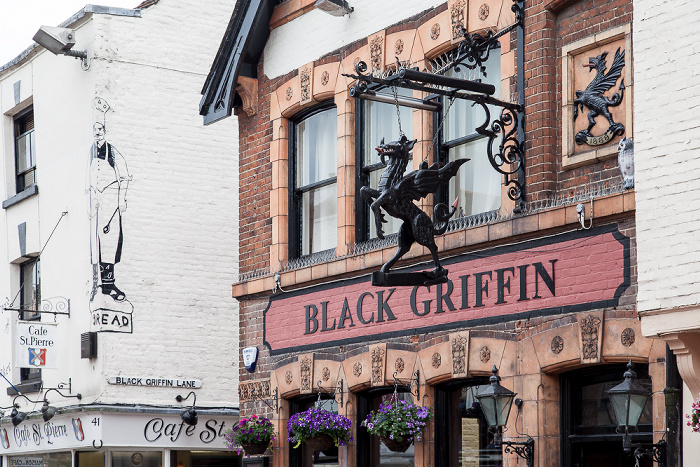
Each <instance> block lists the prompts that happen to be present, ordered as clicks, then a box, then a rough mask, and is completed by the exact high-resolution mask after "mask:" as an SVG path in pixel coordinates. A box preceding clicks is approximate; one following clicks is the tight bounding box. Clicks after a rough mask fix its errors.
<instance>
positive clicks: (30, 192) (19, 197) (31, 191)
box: [2, 185, 39, 209]
mask: <svg viewBox="0 0 700 467" xmlns="http://www.w3.org/2000/svg"><path fill="white" fill-rule="evenodd" d="M38 193H39V186H38V185H31V186H29V187H28V188H25V189H24V190H22V191H20V192H19V193H17V194H16V195H14V196H11V197H9V198H7V199H6V200H5V201H3V202H2V208H3V209H7V208H9V207H10V206H14V205H15V204H17V203H21V202H22V201H24V200H25V199H27V198H31V197H32V196H34V195H36V194H38Z"/></svg>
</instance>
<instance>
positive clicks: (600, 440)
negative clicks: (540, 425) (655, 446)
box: [561, 364, 653, 467]
mask: <svg viewBox="0 0 700 467" xmlns="http://www.w3.org/2000/svg"><path fill="white" fill-rule="evenodd" d="M625 370H626V366H625V364H617V365H602V366H596V367H592V368H584V369H582V370H577V371H573V372H570V373H566V374H564V375H562V376H561V395H562V401H561V423H562V436H561V442H562V446H561V447H562V449H561V452H562V465H563V466H565V467H576V466H584V465H595V466H596V467H607V466H615V467H618V466H620V467H622V466H634V465H635V458H634V456H632V455H631V454H627V453H625V452H624V451H623V450H622V435H620V434H618V433H617V432H616V428H617V420H616V419H615V413H614V411H613V408H612V405H611V404H610V398H609V396H608V390H609V389H611V388H612V387H614V386H617V385H618V384H620V383H621V382H622V380H623V377H622V375H623V374H624V372H625ZM634 370H635V371H636V373H637V382H638V383H639V384H641V385H642V386H644V387H646V388H647V389H649V390H650V391H651V379H650V378H649V369H648V365H641V364H637V365H635V367H634ZM637 428H638V430H639V431H638V432H636V433H631V434H630V436H631V438H632V443H645V444H648V445H651V443H652V442H653V441H652V403H651V399H650V400H649V402H648V403H647V405H646V407H645V408H644V412H643V413H642V416H641V418H640V420H639V425H638V426H637ZM639 465H640V466H641V467H645V466H649V467H651V465H652V464H651V461H650V460H649V459H648V458H642V459H640V463H639Z"/></svg>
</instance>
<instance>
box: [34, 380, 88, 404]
mask: <svg viewBox="0 0 700 467" xmlns="http://www.w3.org/2000/svg"><path fill="white" fill-rule="evenodd" d="M72 386H73V378H68V382H67V383H58V384H57V385H56V387H55V388H45V387H42V389H43V390H45V391H46V392H45V393H44V394H46V393H48V392H49V391H56V392H57V393H59V394H60V395H61V396H63V397H75V396H66V395H65V394H63V393H62V392H61V391H66V390H67V391H68V394H73V391H72V390H71V389H72ZM79 399H80V398H79Z"/></svg>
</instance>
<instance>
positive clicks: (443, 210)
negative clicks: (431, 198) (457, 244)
mask: <svg viewBox="0 0 700 467" xmlns="http://www.w3.org/2000/svg"><path fill="white" fill-rule="evenodd" d="M458 201H459V198H457V199H455V202H454V203H452V207H451V208H449V207H447V205H446V204H443V203H438V204H436V205H435V208H433V234H434V235H442V234H444V233H445V232H446V231H447V221H449V220H450V218H451V217H452V216H454V214H455V211H457V202H458Z"/></svg>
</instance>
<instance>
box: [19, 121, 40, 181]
mask: <svg viewBox="0 0 700 467" xmlns="http://www.w3.org/2000/svg"><path fill="white" fill-rule="evenodd" d="M35 164H36V162H35V157H34V131H31V132H29V133H26V134H24V135H22V136H20V137H19V138H17V173H18V174H20V173H22V172H26V171H27V169H30V168H32V167H34V165H35Z"/></svg>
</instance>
